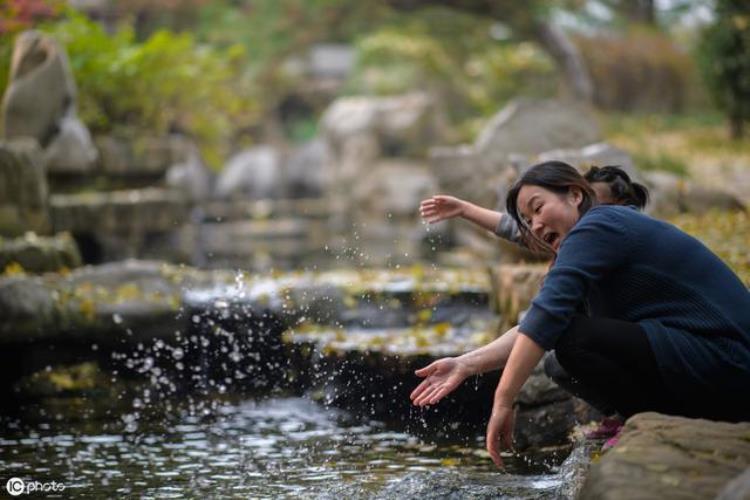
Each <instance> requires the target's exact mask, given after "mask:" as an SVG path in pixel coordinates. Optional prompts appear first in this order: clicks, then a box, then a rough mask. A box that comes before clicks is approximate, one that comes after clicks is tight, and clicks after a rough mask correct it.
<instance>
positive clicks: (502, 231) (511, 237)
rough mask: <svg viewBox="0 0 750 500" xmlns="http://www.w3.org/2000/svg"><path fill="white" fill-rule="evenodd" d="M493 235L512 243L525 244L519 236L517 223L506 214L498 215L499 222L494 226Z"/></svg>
mask: <svg viewBox="0 0 750 500" xmlns="http://www.w3.org/2000/svg"><path fill="white" fill-rule="evenodd" d="M495 235H497V236H499V237H500V238H502V239H504V240H508V241H510V242H512V243H517V244H519V245H523V246H525V245H524V243H523V239H522V238H521V231H520V229H518V223H516V221H515V219H513V217H511V216H510V215H508V214H503V215H502V217H500V222H498V223H497V227H496V228H495Z"/></svg>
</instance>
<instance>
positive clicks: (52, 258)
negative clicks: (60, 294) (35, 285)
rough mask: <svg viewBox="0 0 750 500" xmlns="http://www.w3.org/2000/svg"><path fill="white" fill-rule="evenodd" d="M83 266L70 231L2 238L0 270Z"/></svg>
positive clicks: (0, 238)
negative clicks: (47, 234)
mask: <svg viewBox="0 0 750 500" xmlns="http://www.w3.org/2000/svg"><path fill="white" fill-rule="evenodd" d="M80 265H81V254H80V253H79V251H78V247H77V246H76V243H75V241H74V240H73V238H72V237H71V236H70V234H69V233H60V234H57V235H55V236H51V237H46V236H37V235H36V234H35V233H27V234H26V235H24V236H23V237H22V238H2V237H0V271H2V270H11V271H13V270H16V271H17V272H29V273H44V272H55V271H60V270H63V269H73V268H75V267H78V266H80Z"/></svg>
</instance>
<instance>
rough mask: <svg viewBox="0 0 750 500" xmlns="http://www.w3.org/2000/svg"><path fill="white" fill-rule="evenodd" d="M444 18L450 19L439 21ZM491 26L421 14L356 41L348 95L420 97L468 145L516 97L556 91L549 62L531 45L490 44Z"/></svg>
mask: <svg viewBox="0 0 750 500" xmlns="http://www.w3.org/2000/svg"><path fill="white" fill-rule="evenodd" d="M443 16H450V19H442V18H443ZM489 33H490V23H489V22H488V21H486V20H482V19H478V18H476V17H474V16H469V15H465V14H460V13H456V12H455V11H448V10H441V9H434V10H432V11H430V10H429V9H425V10H422V11H421V12H420V13H419V15H418V16H416V15H415V16H407V15H405V16H404V17H403V19H402V21H401V22H400V23H395V24H389V25H387V26H384V27H382V28H380V29H377V30H375V31H374V32H372V33H370V34H368V35H365V36H364V37H362V38H360V39H359V40H358V43H357V51H358V57H357V61H358V62H357V67H356V69H355V73H354V75H353V76H352V78H351V79H350V81H349V82H348V85H347V91H348V92H350V93H363V94H378V95H388V94H397V93H403V92H408V91H411V90H426V91H428V92H431V93H433V94H434V95H436V96H437V97H438V99H439V101H440V102H441V104H442V105H443V106H444V108H445V110H446V111H447V113H448V117H449V118H450V119H451V121H452V123H453V124H454V125H456V127H457V129H458V130H459V132H460V133H461V135H463V136H464V137H463V138H464V139H471V138H473V137H474V135H475V134H476V130H475V128H476V125H477V124H481V123H484V122H485V121H486V117H487V116H489V115H491V114H493V113H495V112H497V110H498V109H499V108H501V107H502V106H503V105H504V104H505V102H506V101H507V100H508V99H511V98H513V97H516V96H518V95H527V96H529V95H530V96H546V95H550V94H554V92H555V91H556V89H557V83H558V80H557V76H556V71H555V68H554V64H553V63H552V61H551V60H550V59H549V58H548V57H547V56H546V55H545V54H544V53H543V52H542V51H541V50H539V49H538V48H536V46H534V45H533V44H530V43H517V42H513V43H509V42H500V41H497V40H494V39H493V38H492V37H491V36H490V35H489Z"/></svg>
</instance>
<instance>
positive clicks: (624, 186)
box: [419, 165, 648, 245]
mask: <svg viewBox="0 0 750 500" xmlns="http://www.w3.org/2000/svg"><path fill="white" fill-rule="evenodd" d="M584 178H585V179H586V180H587V181H588V182H589V184H590V185H591V188H592V189H593V190H594V193H595V194H596V198H597V201H598V202H599V203H601V204H607V205H609V204H611V205H633V206H635V207H637V208H638V209H639V210H643V209H644V208H645V207H646V204H647V203H648V189H646V187H645V186H643V185H641V184H638V183H637V182H633V181H632V180H631V179H630V176H629V175H628V174H627V172H625V171H624V170H623V169H622V168H620V167H617V166H614V165H607V166H605V167H591V168H590V169H589V170H588V171H587V172H586V173H585V174H584ZM419 209H420V213H421V215H422V217H424V218H425V220H427V222H429V223H430V224H434V223H436V222H440V221H443V220H446V219H452V218H454V217H461V218H463V219H466V220H467V221H469V222H473V223H474V224H476V225H478V226H479V227H481V228H484V229H486V230H487V231H492V232H493V233H495V235H497V236H499V237H500V238H503V239H505V240H509V241H512V242H514V243H518V244H521V245H523V242H522V241H521V240H520V238H521V232H520V230H519V228H518V225H517V224H516V223H515V221H514V220H513V217H511V216H510V215H508V214H506V213H503V212H497V211H495V210H489V209H486V208H482V207H479V206H477V205H474V204H473V203H470V202H468V201H465V200H462V199H460V198H456V197H453V196H448V195H435V196H433V197H431V198H428V199H426V200H423V201H422V202H421V203H420V206H419Z"/></svg>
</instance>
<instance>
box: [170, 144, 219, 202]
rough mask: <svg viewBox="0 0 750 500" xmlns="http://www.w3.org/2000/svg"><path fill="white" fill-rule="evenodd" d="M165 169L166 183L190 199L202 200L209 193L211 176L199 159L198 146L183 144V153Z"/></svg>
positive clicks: (206, 197) (211, 182)
mask: <svg viewBox="0 0 750 500" xmlns="http://www.w3.org/2000/svg"><path fill="white" fill-rule="evenodd" d="M180 156H182V158H180V159H179V160H178V161H177V162H176V163H174V164H172V165H171V166H170V167H169V169H168V170H167V174H166V184H167V186H169V187H170V188H173V189H176V190H178V191H179V192H181V193H183V194H184V195H185V197H186V198H187V199H189V200H191V201H194V202H196V201H204V200H206V199H208V198H209V196H210V195H211V190H212V186H213V176H212V175H211V172H210V171H209V170H208V168H207V167H206V165H205V164H204V163H203V160H202V159H201V155H200V151H199V150H198V147H197V146H196V145H195V144H193V143H189V144H185V145H184V148H183V153H182V154H181V155H180Z"/></svg>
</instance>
